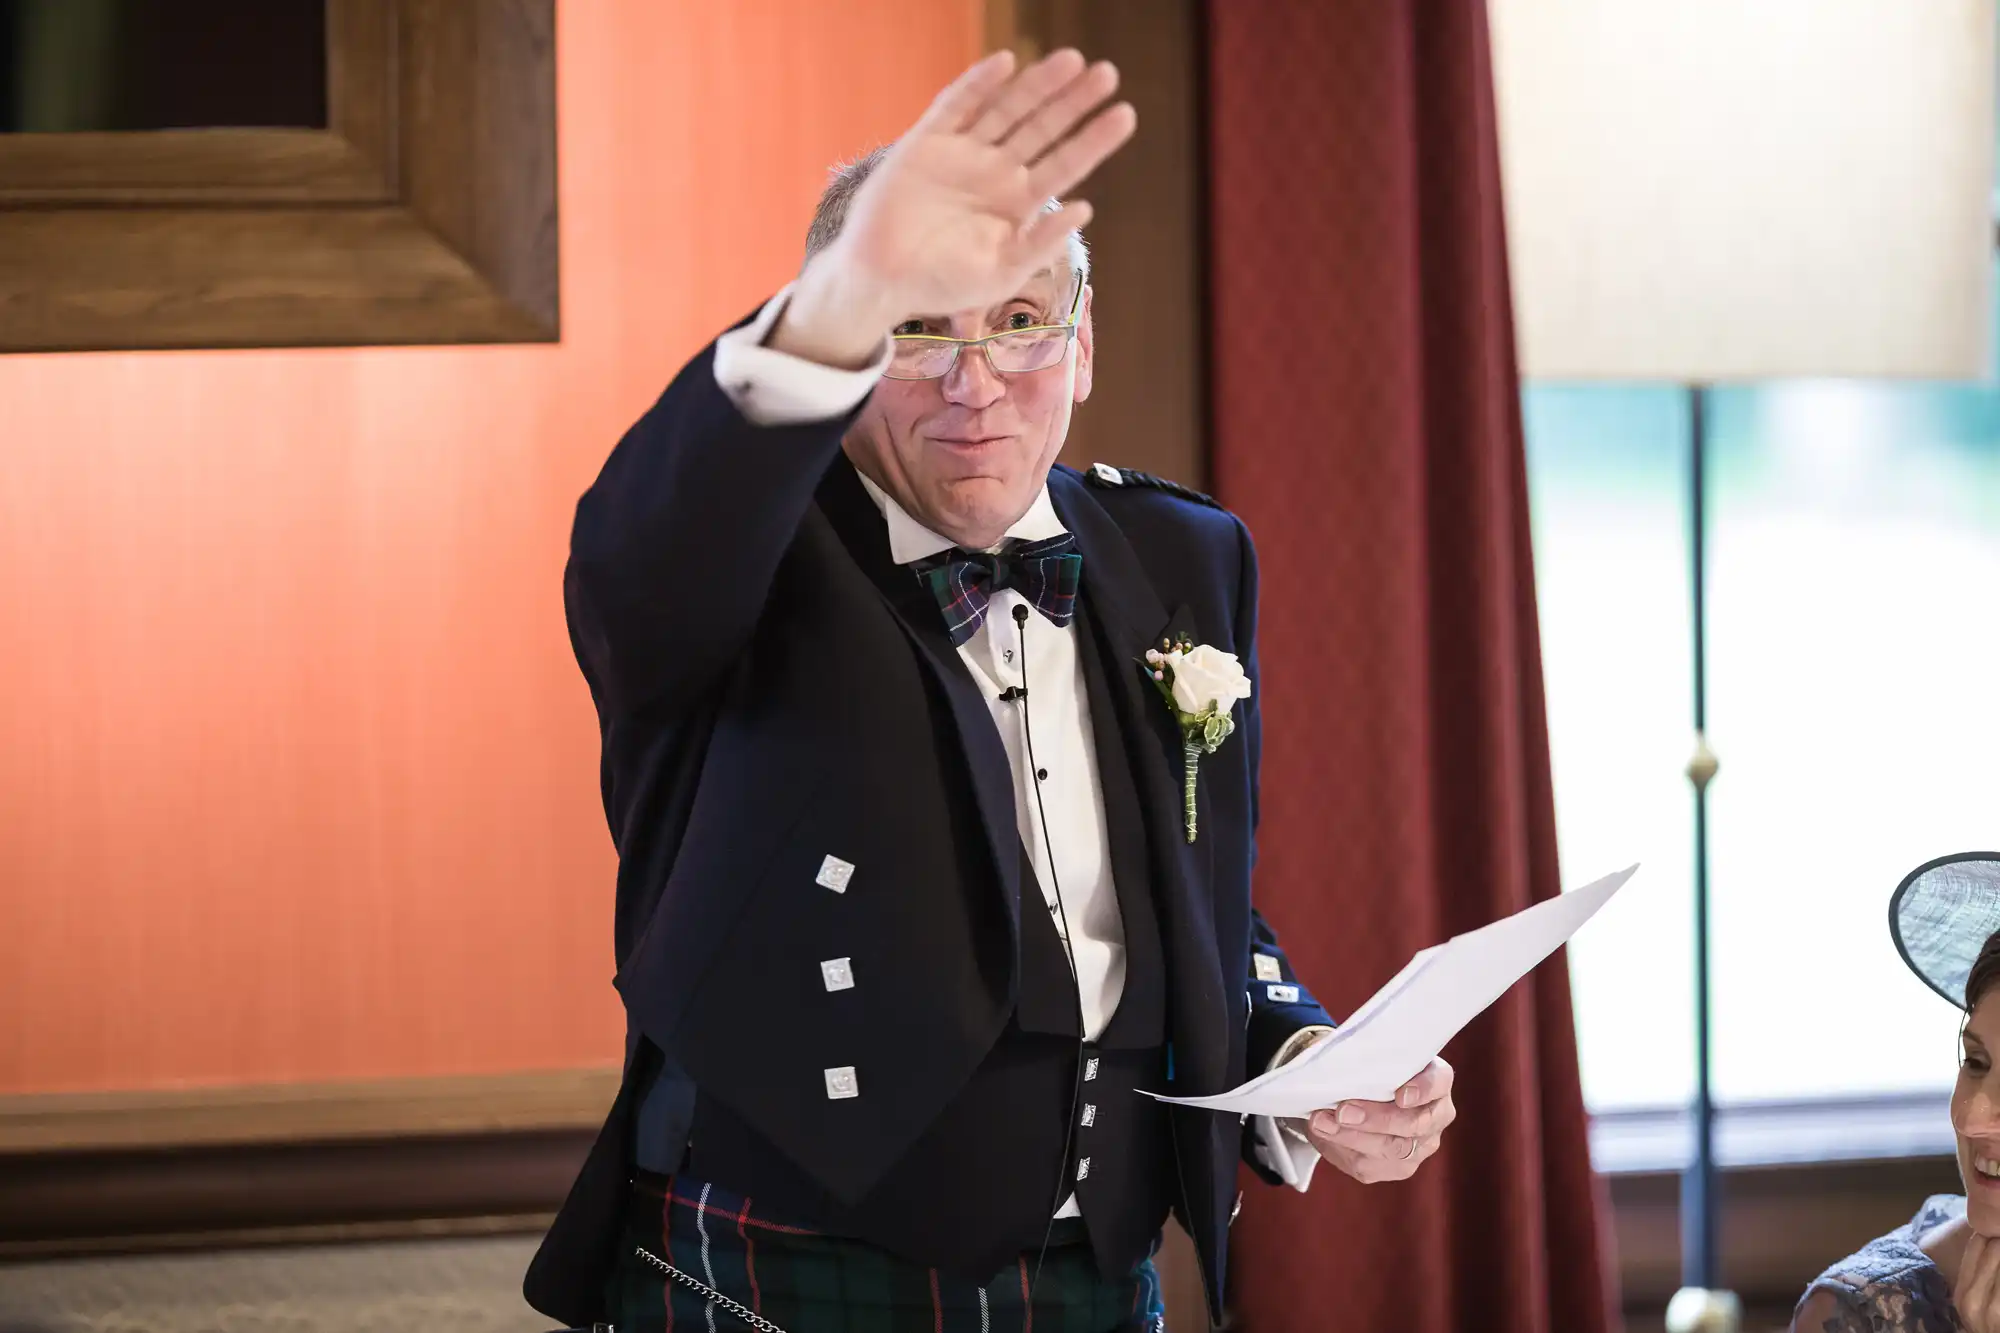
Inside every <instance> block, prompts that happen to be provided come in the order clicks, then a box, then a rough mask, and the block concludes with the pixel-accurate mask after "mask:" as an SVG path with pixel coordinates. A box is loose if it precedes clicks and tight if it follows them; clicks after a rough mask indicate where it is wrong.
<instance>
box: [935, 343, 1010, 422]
mask: <svg viewBox="0 0 2000 1333" xmlns="http://www.w3.org/2000/svg"><path fill="white" fill-rule="evenodd" d="M1006 392H1007V381H1006V380H1005V379H1003V378H1001V376H1000V373H999V372H998V371H996V370H994V369H993V363H992V362H991V361H989V360H987V359H986V349H985V348H984V347H961V348H959V349H958V361H957V363H956V364H955V365H953V366H952V368H951V369H950V370H949V371H947V372H945V377H944V396H945V398H946V400H947V401H949V402H953V403H957V404H958V405H959V406H961V407H970V408H974V409H978V408H982V407H989V406H991V405H992V404H993V403H994V402H996V401H998V399H999V398H1000V395H1002V394H1004V393H1006Z"/></svg>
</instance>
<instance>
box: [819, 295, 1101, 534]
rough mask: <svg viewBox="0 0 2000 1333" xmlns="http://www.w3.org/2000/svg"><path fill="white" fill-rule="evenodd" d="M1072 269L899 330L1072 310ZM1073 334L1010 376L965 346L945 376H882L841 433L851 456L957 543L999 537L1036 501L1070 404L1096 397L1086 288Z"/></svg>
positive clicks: (1001, 325)
mask: <svg viewBox="0 0 2000 1333" xmlns="http://www.w3.org/2000/svg"><path fill="white" fill-rule="evenodd" d="M1074 282H1075V279H1074V278H1071V277H1069V276H1068V274H1067V271H1066V270H1059V269H1049V270H1045V271H1043V272H1041V273H1039V274H1037V275H1035V276H1034V277H1033V278H1031V279H1029V281H1028V283H1027V285H1026V286H1024V287H1023V288H1022V289H1021V290H1020V291H1019V292H1018V293H1017V294H1016V295H1015V297H1014V299H1012V300H1010V301H1007V302H1005V303H1003V304H1001V305H997V306H994V307H992V308H991V309H989V310H960V311H957V312H955V313H952V314H913V315H911V317H910V318H909V319H908V320H906V321H905V322H904V323H902V324H900V325H898V326H897V328H896V332H897V333H925V334H933V335H942V336H945V337H952V338H978V337H983V336H984V335H986V334H989V333H1000V332H1003V331H1005V330H1008V329H1013V328H1025V327H1029V326H1033V325H1043V324H1060V323H1062V322H1063V321H1064V320H1065V319H1067V318H1068V316H1069V312H1070V301H1071V297H1072V294H1073V293H1074V291H1075V287H1074V285H1073V284H1074ZM1078 318H1079V327H1078V329H1077V334H1076V339H1075V342H1074V344H1073V345H1072V346H1071V347H1070V349H1069V351H1068V353H1067V354H1066V355H1065V356H1064V357H1063V359H1062V360H1061V361H1058V362H1057V363H1056V364H1055V365H1053V366H1051V367H1049V368H1048V369H1046V370H1036V371H1029V372H1025V373H1020V374H1011V375H1003V374H1000V373H998V372H996V371H995V370H994V369H993V365H992V363H991V362H990V361H988V360H987V357H986V353H985V351H984V350H983V349H981V348H974V347H967V348H962V349H961V350H960V351H959V354H958V361H957V363H956V364H954V365H953V366H952V368H951V370H950V371H949V372H948V373H947V374H945V375H943V376H942V377H940V378H938V379H931V380H898V379H884V380H882V381H881V382H880V383H879V384H877V385H876V386H875V392H874V393H873V394H872V395H871V396H870V397H869V400H868V404H867V406H866V407H864V408H863V409H862V410H861V415H860V416H859V417H858V418H857V419H856V420H855V423H854V425H853V427H852V428H850V429H849V431H848V433H847V437H846V439H845V440H844V441H843V442H842V443H843V445H844V447H845V448H846V450H847V455H848V457H849V458H851V459H852V460H853V461H854V465H855V466H856V467H857V468H859V469H860V470H861V471H862V472H863V473H865V474H866V475H867V476H868V477H869V478H870V479H871V480H872V481H874V482H875V484H876V485H878V486H880V487H881V488H882V489H883V490H885V491H887V492H888V493H889V494H890V495H892V496H894V497H895V499H896V502H897V503H898V504H900V505H902V506H903V508H904V509H905V510H907V511H908V512H909V514H910V516H911V517H912V518H914V519H916V520H917V521H918V522H919V523H922V524H923V525H924V526H925V527H927V528H929V529H931V530H932V531H933V532H936V533H938V534H939V535H941V536H945V537H949V538H951V539H952V540H953V541H954V542H957V543H958V544H959V545H961V546H965V547H969V548H980V547H986V546H991V545H993V544H994V543H996V542H998V541H999V540H1000V538H1001V537H1002V536H1003V535H1004V534H1005V533H1006V530H1007V528H1008V527H1009V526H1010V525H1011V524H1012V523H1013V522H1014V521H1015V520H1016V519H1018V518H1020V517H1021V515H1022V514H1025V513H1026V512H1027V511H1028V506H1029V505H1030V504H1032V503H1034V499H1035V496H1036V495H1037V494H1038V493H1039V492H1040V490H1041V488H1042V483H1043V482H1044V481H1045V480H1046V479H1047V477H1048V472H1049V468H1050V466H1051V465H1052V464H1053V463H1054V462H1055V460H1056V455H1057V454H1058V453H1060V452H1061V450H1062V446H1063V439H1064V437H1066V436H1067V435H1068V434H1069V414H1070V408H1071V407H1072V406H1073V405H1075V404H1077V403H1080V402H1082V401H1083V400H1084V399H1085V398H1088V397H1089V396H1090V365H1091V330H1090V289H1089V288H1088V287H1086V288H1084V289H1083V298H1082V302H1081V304H1080V306H1079V307H1078Z"/></svg>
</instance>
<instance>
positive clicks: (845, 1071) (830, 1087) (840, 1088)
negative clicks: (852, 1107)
mask: <svg viewBox="0 0 2000 1333" xmlns="http://www.w3.org/2000/svg"><path fill="white" fill-rule="evenodd" d="M826 1095H827V1096H828V1097H830V1098H832V1099H833V1100H834V1101H840V1100H841V1099H842V1098H845V1097H859V1096H860V1095H861V1085H860V1084H859V1083H857V1082H856V1081H855V1078H854V1066H853V1065H842V1066H841V1067H840V1068H838V1069H829V1070H827V1071H826Z"/></svg>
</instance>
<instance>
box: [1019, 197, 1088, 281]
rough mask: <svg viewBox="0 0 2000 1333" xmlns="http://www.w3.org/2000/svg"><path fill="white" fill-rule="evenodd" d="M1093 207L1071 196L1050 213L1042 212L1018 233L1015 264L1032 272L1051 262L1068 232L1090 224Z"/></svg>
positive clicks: (1067, 238) (1066, 241) (1060, 249)
mask: <svg viewBox="0 0 2000 1333" xmlns="http://www.w3.org/2000/svg"><path fill="white" fill-rule="evenodd" d="M1092 216H1093V210H1092V209H1091V207H1090V204H1089V202H1088V201H1087V200H1083V199H1072V200H1070V201H1069V202H1067V203H1065V204H1064V205H1063V206H1062V207H1061V208H1058V209H1057V210H1056V211H1055V212H1053V213H1043V214H1040V215H1039V216H1037V217H1036V218H1035V220H1034V221H1033V222H1030V223H1029V224H1028V227H1027V229H1026V230H1025V231H1023V232H1022V233H1021V239H1020V241H1019V242H1018V243H1017V245H1016V249H1015V267H1016V268H1018V269H1020V271H1021V272H1023V273H1033V272H1036V271H1037V270H1039V269H1042V268H1044V267H1046V266H1047V265H1049V264H1051V263H1053V262H1054V261H1055V258H1056V256H1057V255H1059V254H1061V253H1062V249H1063V246H1065V245H1066V244H1068V243H1069V234H1070V232H1072V231H1080V230H1082V229H1083V228H1084V227H1087V226H1089V225H1090V219H1091V217H1092Z"/></svg>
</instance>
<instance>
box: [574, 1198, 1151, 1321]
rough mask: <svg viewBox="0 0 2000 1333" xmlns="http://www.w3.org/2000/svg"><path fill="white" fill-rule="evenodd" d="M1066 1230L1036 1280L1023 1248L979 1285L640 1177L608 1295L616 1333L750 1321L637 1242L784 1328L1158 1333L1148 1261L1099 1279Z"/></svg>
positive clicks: (740, 1203) (1086, 1249) (1085, 1249)
mask: <svg viewBox="0 0 2000 1333" xmlns="http://www.w3.org/2000/svg"><path fill="white" fill-rule="evenodd" d="M1074 1234H1075V1227H1074V1226H1073V1225H1072V1226H1067V1227H1063V1228H1062V1229H1061V1231H1059V1233H1058V1237H1057V1240H1058V1241H1060V1240H1062V1239H1064V1238H1065V1236H1066V1235H1067V1236H1069V1237H1072V1238H1071V1239H1070V1243H1067V1244H1062V1243H1056V1242H1052V1243H1051V1244H1050V1246H1049V1249H1048V1253H1047V1255H1046V1257H1045V1258H1044V1259H1043V1261H1042V1265H1041V1273H1040V1276H1039V1278H1037V1277H1036V1275H1035V1262H1036V1256H1035V1254H1034V1253H1028V1254H1024V1255H1022V1256H1021V1257H1020V1258H1019V1259H1018V1260H1017V1261H1016V1262H1015V1263H1014V1264H1012V1265H1010V1266H1008V1267H1007V1268H1004V1269H1002V1270H1001V1271H1000V1272H999V1273H997V1274H995V1275H994V1277H993V1278H992V1280H990V1281H989V1282H987V1283H985V1284H984V1285H983V1286H982V1285H980V1284H979V1283H977V1282H974V1281H972V1280H970V1279H967V1278H963V1277H954V1276H952V1275H950V1274H947V1273H941V1272H939V1271H938V1270H937V1269H935V1268H926V1267H924V1266H923V1265H921V1264H917V1263H912V1262H910V1261H909V1260H905V1259H899V1258H897V1257H896V1256H895V1255H893V1254H890V1253H889V1252H888V1251H886V1250H883V1249H880V1248H878V1247H876V1246H873V1245H870V1244H868V1243H867V1242H865V1241H859V1240H852V1239H848V1238H844V1237H839V1236H830V1235H825V1234H823V1233H819V1232H815V1231H810V1230H807V1229H805V1228H802V1227H796V1226H788V1225H785V1224H784V1223H781V1222H777V1221H774V1220H771V1219H768V1218H760V1217H759V1216H758V1215H757V1214H756V1212H755V1211H753V1209H752V1206H751V1203H750V1200H748V1199H745V1198H742V1197H741V1196H739V1195H734V1194H731V1193H729V1192H728V1191H726V1190H724V1189H722V1188H721V1187H719V1186H716V1185H712V1184H708V1183H706V1182H703V1181H697V1180H690V1179H688V1178H687V1177H685V1176H680V1177H675V1178H674V1179H672V1180H666V1179H662V1178H659V1177H654V1176H649V1175H642V1176H641V1177H640V1178H639V1179H638V1180H637V1181H636V1182H635V1183H634V1185H633V1188H632V1201H631V1206H630V1207H629V1209H628V1211H627V1213H626V1219H625V1228H624V1233H623V1236H622V1238H621V1240H620V1244H619V1255H618V1262H617V1266H616V1267H615V1268H614V1270H613V1272H612V1276H611V1290H610V1292H609V1293H608V1296H609V1300H608V1305H609V1307H610V1309H611V1311H612V1318H613V1321H614V1327H615V1328H616V1329H617V1333H710V1331H711V1330H713V1331H714V1333H737V1330H741V1329H745V1328H750V1327H754V1326H753V1325H750V1324H748V1323H747V1322H746V1321H744V1320H743V1319H741V1318H740V1317H738V1316H736V1315H734V1314H732V1313H731V1312H730V1311H728V1310H727V1309H726V1308H724V1307H722V1306H721V1305H712V1304H711V1302H709V1301H708V1300H707V1299H705V1298H704V1297H703V1296H701V1295H699V1294H698V1293H696V1292H694V1291H692V1290H690V1289H689V1288H687V1287H685V1286H683V1285H682V1284H681V1283H679V1282H676V1281H674V1280H673V1279H671V1278H669V1277H668V1276H667V1275H666V1274H665V1273H662V1272H661V1271H660V1270H659V1269H657V1268H655V1267H654V1266H653V1265H651V1264H649V1263H647V1262H646V1261H645V1260H644V1259H643V1258H641V1257H640V1256H639V1254H638V1252H637V1251H638V1249H639V1247H642V1246H643V1247H644V1248H645V1249H646V1250H647V1251H648V1252H650V1253H652V1254H654V1255H657V1256H658V1257H659V1258H661V1259H664V1260H665V1261H666V1262H668V1263H670V1264H672V1265H673V1266H674V1267H675V1268H678V1269H679V1270H680V1271H681V1272H683V1273H686V1274H688V1275H689V1276H690V1277H694V1278H697V1279H699V1280H700V1281H701V1282H703V1283H705V1284H706V1285H708V1286H709V1287H712V1288H714V1289H715V1290H716V1291H719V1292H721V1293H722V1294H723V1295H725V1296H727V1297H729V1298H730V1299H732V1300H734V1301H736V1302H738V1303H740V1304H742V1305H744V1306H747V1307H748V1308H749V1309H750V1310H752V1311H754V1312H755V1313H757V1314H758V1315H760V1316H762V1317H763V1318H765V1319H768V1320H770V1321H771V1322H772V1323H774V1324H776V1325H778V1326H779V1327H780V1328H782V1329H783V1330H784V1331H785V1333H1127V1331H1128V1330H1129V1331H1130V1333H1161V1330H1163V1329H1164V1328H1165V1326H1166V1324H1165V1317H1164V1315H1163V1313H1162V1307H1161V1300H1160V1280H1159V1275H1158V1273H1157V1272H1156V1271H1155V1270H1154V1267H1153V1261H1152V1260H1151V1259H1150V1258H1148V1259H1146V1260H1145V1261H1143V1262H1142V1263H1140V1264H1139V1266H1138V1267H1137V1268H1136V1269H1134V1270H1133V1271H1132V1272H1130V1273H1126V1274H1124V1275H1122V1276H1117V1277H1105V1276H1104V1275H1102V1274H1100V1273H1099V1272H1098V1270H1097V1263H1096V1260H1095V1259H1094V1258H1093V1257H1092V1255H1091V1250H1090V1246H1089V1244H1088V1243H1085V1242H1082V1241H1080V1239H1076V1238H1073V1237H1074ZM1031 1284H1032V1289H1033V1298H1032V1304H1031V1303H1030V1301H1029V1291H1030V1286H1031Z"/></svg>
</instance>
